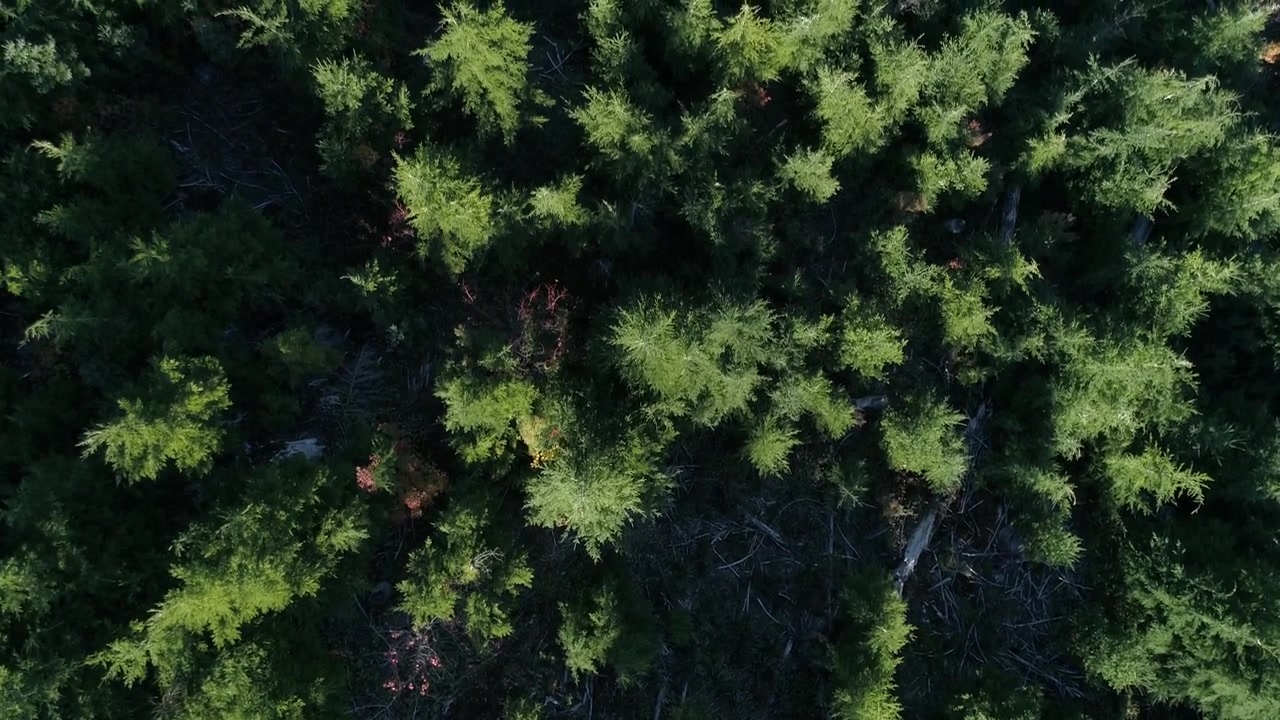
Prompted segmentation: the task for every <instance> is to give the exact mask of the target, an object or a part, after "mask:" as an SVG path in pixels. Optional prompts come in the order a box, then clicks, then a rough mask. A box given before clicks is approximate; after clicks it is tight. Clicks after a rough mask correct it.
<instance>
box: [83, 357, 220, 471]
mask: <svg viewBox="0 0 1280 720" xmlns="http://www.w3.org/2000/svg"><path fill="white" fill-rule="evenodd" d="M228 390H229V388H228V386H227V381H226V376H225V375H224V373H223V370H222V367H221V366H220V365H219V364H218V361H217V360H214V359H213V358H193V359H176V358H160V359H158V360H156V361H155V363H154V364H153V366H152V368H151V372H150V376H149V378H148V380H147V382H146V384H145V385H143V386H142V387H140V388H139V392H138V395H137V396H135V397H130V398H124V399H121V400H119V401H118V404H119V407H120V411H121V415H120V416H119V417H118V418H116V419H114V420H111V421H109V422H107V423H104V424H102V425H99V426H98V427H96V428H94V429H92V430H90V431H88V432H87V433H85V436H84V440H83V441H81V443H80V444H81V446H82V447H84V454H85V456H86V457H88V456H89V455H92V454H94V453H96V452H98V451H99V450H101V451H103V454H104V455H105V456H106V460H107V463H108V464H109V465H111V467H112V468H113V469H114V470H115V471H116V472H117V473H118V474H119V475H120V476H121V477H122V478H124V479H125V480H126V481H128V482H136V481H138V480H154V479H156V477H158V476H159V475H160V473H161V472H162V471H163V470H164V469H165V468H166V467H167V466H168V464H169V463H170V462H172V463H173V466H174V467H175V468H176V469H177V470H179V471H181V472H186V473H193V474H200V473H205V472H208V470H209V469H210V467H211V466H212V461H213V457H214V455H215V454H216V453H217V451H218V449H219V447H220V445H221V443H222V436H223V430H222V429H221V428H220V427H218V425H217V422H218V420H219V419H220V416H221V414H222V413H223V412H225V411H226V410H228V409H230V407H231V401H230V399H229V398H228V396H227V393H228Z"/></svg>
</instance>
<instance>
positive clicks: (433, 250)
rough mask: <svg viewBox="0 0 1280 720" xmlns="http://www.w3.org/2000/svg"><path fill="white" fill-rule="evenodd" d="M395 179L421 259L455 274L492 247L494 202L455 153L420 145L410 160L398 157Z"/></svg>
mask: <svg viewBox="0 0 1280 720" xmlns="http://www.w3.org/2000/svg"><path fill="white" fill-rule="evenodd" d="M395 181H396V191H397V192H398V193H399V194H400V197H401V198H402V199H403V200H404V203H405V206H406V207H407V208H408V211H409V222H410V223H412V225H413V228H414V230H416V231H417V232H418V239H419V244H418V254H419V256H421V257H423V258H427V257H439V258H440V260H441V261H442V262H443V263H444V266H445V268H446V269H448V270H449V272H451V273H453V274H455V275H456V274H458V273H461V272H462V271H463V269H465V268H466V266H467V263H468V262H470V261H471V259H472V258H473V257H475V255H476V254H478V253H479V252H481V251H482V250H484V249H485V248H486V247H487V246H488V245H489V243H490V241H491V240H492V238H493V235H494V232H495V227H494V226H495V224H496V220H495V218H494V214H495V208H494V200H493V198H492V197H491V196H490V195H489V194H488V192H486V190H485V189H484V187H483V186H482V185H481V183H480V181H479V180H478V179H477V178H475V177H474V176H472V175H470V174H468V173H467V171H466V170H465V169H463V166H462V164H461V162H460V161H459V160H458V158H457V157H456V156H455V155H454V154H453V153H452V152H450V151H449V150H447V149H445V148H441V147H429V146H422V147H419V148H418V150H417V151H416V152H415V153H414V154H413V155H412V156H410V157H408V158H404V157H397V158H396V168H395Z"/></svg>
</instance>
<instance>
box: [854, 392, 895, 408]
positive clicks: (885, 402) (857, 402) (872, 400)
mask: <svg viewBox="0 0 1280 720" xmlns="http://www.w3.org/2000/svg"><path fill="white" fill-rule="evenodd" d="M853 405H854V407H856V408H858V412H866V411H868V410H883V409H885V408H887V407H889V396H888V395H866V396H864V397H860V398H854V400H853Z"/></svg>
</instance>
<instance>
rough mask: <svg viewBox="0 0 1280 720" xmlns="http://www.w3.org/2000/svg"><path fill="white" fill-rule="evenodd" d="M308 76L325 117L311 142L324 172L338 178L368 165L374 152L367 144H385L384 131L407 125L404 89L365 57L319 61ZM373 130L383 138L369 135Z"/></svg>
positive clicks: (409, 121)
mask: <svg viewBox="0 0 1280 720" xmlns="http://www.w3.org/2000/svg"><path fill="white" fill-rule="evenodd" d="M312 76H313V77H314V78H315V82H316V95H317V96H319V98H320V101H321V102H322V103H323V104H324V112H325V122H324V124H323V125H322V126H321V128H320V134H319V135H318V137H317V143H316V144H317V149H318V150H319V151H320V157H321V158H323V160H324V166H323V169H324V171H325V172H327V173H329V174H331V175H334V176H336V177H342V176H345V175H348V174H350V173H351V172H353V171H354V170H355V169H356V168H358V167H360V166H365V167H367V166H369V165H371V164H372V163H373V162H375V161H376V159H377V157H376V152H377V151H376V150H375V149H374V147H373V146H372V145H371V144H370V143H378V142H379V140H381V143H385V142H386V141H387V136H389V134H390V132H389V131H396V130H408V129H410V128H412V127H413V119H412V117H411V113H412V110H413V104H412V103H411V102H410V100H409V95H408V89H407V88H406V87H405V86H404V84H402V83H397V82H395V81H393V80H391V79H390V78H387V77H384V76H382V75H380V74H379V73H378V72H377V71H376V70H374V69H373V65H372V64H371V63H369V61H368V60H365V59H364V58H360V57H355V58H344V59H342V60H341V61H337V62H335V61H332V60H323V61H320V62H318V63H316V65H315V66H314V67H313V68H312ZM376 133H381V134H382V135H383V137H382V138H376V137H372V135H374V134H376Z"/></svg>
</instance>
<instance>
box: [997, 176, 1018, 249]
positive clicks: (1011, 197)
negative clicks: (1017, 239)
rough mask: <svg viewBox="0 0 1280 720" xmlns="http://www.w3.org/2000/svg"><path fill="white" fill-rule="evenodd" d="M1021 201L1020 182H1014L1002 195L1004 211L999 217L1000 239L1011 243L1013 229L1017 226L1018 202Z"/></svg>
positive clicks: (1008, 243)
mask: <svg viewBox="0 0 1280 720" xmlns="http://www.w3.org/2000/svg"><path fill="white" fill-rule="evenodd" d="M1020 202H1022V183H1014V184H1013V187H1011V188H1009V192H1007V193H1005V196H1004V213H1003V215H1002V216H1001V218H1000V239H1001V240H1003V241H1004V244H1005V245H1012V244H1013V230H1014V228H1016V227H1017V226H1018V204H1019V203H1020Z"/></svg>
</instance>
